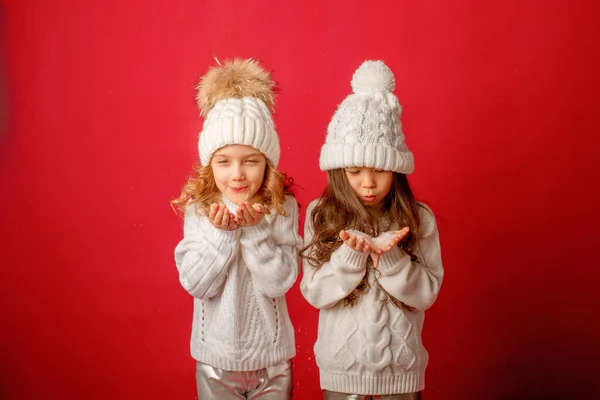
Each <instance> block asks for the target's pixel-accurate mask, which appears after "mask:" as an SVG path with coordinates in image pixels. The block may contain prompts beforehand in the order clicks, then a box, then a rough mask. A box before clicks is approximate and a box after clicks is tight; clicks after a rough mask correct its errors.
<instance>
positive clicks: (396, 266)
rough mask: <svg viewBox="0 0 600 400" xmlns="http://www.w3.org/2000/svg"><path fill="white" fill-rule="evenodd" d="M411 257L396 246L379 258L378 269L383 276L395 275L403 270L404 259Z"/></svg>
mask: <svg viewBox="0 0 600 400" xmlns="http://www.w3.org/2000/svg"><path fill="white" fill-rule="evenodd" d="M404 257H410V256H409V255H408V254H405V253H404V252H403V251H402V249H401V248H400V247H398V246H394V247H393V248H392V249H391V250H390V251H386V252H385V253H383V254H382V255H381V256H380V257H379V266H378V267H377V269H378V270H379V272H381V275H394V274H397V273H398V271H400V269H401V268H402V265H403V263H402V259H403V258H404Z"/></svg>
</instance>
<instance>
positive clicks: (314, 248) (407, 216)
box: [300, 168, 422, 305]
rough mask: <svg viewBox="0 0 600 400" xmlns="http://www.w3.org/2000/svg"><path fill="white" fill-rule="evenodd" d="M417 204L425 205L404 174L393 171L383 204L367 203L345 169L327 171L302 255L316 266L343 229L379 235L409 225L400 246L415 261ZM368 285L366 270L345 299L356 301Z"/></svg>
mask: <svg viewBox="0 0 600 400" xmlns="http://www.w3.org/2000/svg"><path fill="white" fill-rule="evenodd" d="M418 207H422V206H421V205H420V204H419V203H418V202H417V200H416V199H415V196H414V193H413V191H412V189H411V187H410V184H409V182H408V179H407V178H406V175H404V174H399V173H394V178H393V182H392V187H391V189H390V192H389V193H388V195H387V196H386V198H385V199H384V200H383V202H382V203H381V205H379V206H378V207H365V206H363V205H362V204H361V203H360V201H359V200H358V198H357V197H356V195H355V194H354V192H353V191H352V188H351V187H350V184H349V183H348V179H347V178H346V173H345V171H344V169H342V168H339V169H334V170H330V171H327V187H326V188H325V190H324V191H323V194H322V196H321V198H320V199H319V202H318V203H317V205H316V206H315V207H314V208H313V210H312V212H311V214H310V216H309V218H310V219H311V222H312V227H313V231H314V235H313V237H312V240H311V241H310V243H307V244H306V246H305V247H304V248H303V249H302V250H301V252H300V255H301V256H302V257H303V258H304V259H306V260H307V262H308V263H310V264H311V265H312V266H313V267H314V268H320V267H321V266H322V265H323V264H324V263H325V262H327V261H329V259H330V258H331V254H332V253H333V252H334V251H335V250H336V249H337V248H339V247H340V246H341V245H342V243H343V241H342V240H341V239H340V237H339V233H340V231H341V230H346V229H356V230H359V231H362V232H364V233H366V234H368V235H370V236H378V235H380V234H381V233H383V232H384V231H386V230H390V229H402V228H404V227H406V226H407V227H409V228H410V232H409V234H408V235H407V236H406V238H405V239H404V240H402V241H401V242H400V243H398V246H400V247H401V248H402V249H403V250H404V251H405V252H406V253H407V254H409V255H410V256H411V258H412V259H413V261H419V259H418V257H417V256H416V251H415V249H416V248H417V245H418V238H419V233H420V219H419V211H418ZM369 260H370V258H369ZM367 286H368V282H367V274H365V277H364V278H363V282H362V283H361V284H360V285H359V287H357V290H355V292H353V293H352V294H350V295H349V296H348V298H346V301H345V303H346V304H347V305H353V304H354V303H355V302H356V300H357V298H358V296H360V293H361V292H363V291H364V290H365V289H366V287H367ZM392 301H393V300H392Z"/></svg>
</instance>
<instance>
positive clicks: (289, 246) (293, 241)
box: [240, 196, 302, 298]
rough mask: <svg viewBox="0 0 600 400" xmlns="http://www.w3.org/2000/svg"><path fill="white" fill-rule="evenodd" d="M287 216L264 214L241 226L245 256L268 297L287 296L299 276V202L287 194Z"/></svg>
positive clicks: (253, 276)
mask: <svg viewBox="0 0 600 400" xmlns="http://www.w3.org/2000/svg"><path fill="white" fill-rule="evenodd" d="M284 209H285V211H286V213H287V215H286V216H283V215H279V214H274V215H273V214H272V215H273V217H272V218H269V217H270V216H265V217H264V218H263V219H262V221H261V222H260V223H259V224H258V225H255V226H250V227H247V228H242V229H241V230H242V234H241V237H240V243H241V251H242V257H243V258H244V262H245V263H246V265H247V267H248V269H249V270H250V273H251V274H252V279H253V282H254V284H255V286H256V287H257V288H258V290H259V291H260V292H261V293H262V294H264V295H265V296H267V297H270V298H277V297H282V296H284V295H285V294H286V293H287V291H288V290H289V289H290V288H291V287H292V285H293V284H294V282H295V281H296V278H297V277H298V250H299V248H300V247H302V238H301V237H300V235H299V233H298V203H297V202H296V199H295V198H294V197H293V196H288V197H287V198H286V200H285V203H284Z"/></svg>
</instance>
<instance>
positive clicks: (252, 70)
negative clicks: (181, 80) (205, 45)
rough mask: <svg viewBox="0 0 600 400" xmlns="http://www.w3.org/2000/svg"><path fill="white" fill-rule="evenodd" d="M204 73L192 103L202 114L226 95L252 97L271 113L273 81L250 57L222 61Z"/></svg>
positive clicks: (230, 96) (225, 97) (226, 96)
mask: <svg viewBox="0 0 600 400" xmlns="http://www.w3.org/2000/svg"><path fill="white" fill-rule="evenodd" d="M216 61H217V64H219V65H218V66H215V67H212V68H211V69H209V70H208V72H207V73H206V75H204V76H203V77H202V78H201V79H200V82H199V83H198V86H196V90H198V94H197V95H196V102H197V103H198V108H199V109H200V115H202V116H203V117H204V116H206V114H207V113H208V112H209V111H210V110H211V109H212V108H213V107H214V105H215V104H216V103H217V102H218V101H219V100H223V99H227V98H238V99H239V98H242V97H256V98H258V99H260V100H262V101H263V102H264V103H265V104H266V105H267V107H268V108H269V110H270V111H271V112H273V107H274V89H275V82H274V81H273V80H272V79H271V77H270V74H269V72H267V71H265V70H264V69H263V68H262V67H261V66H260V65H259V63H258V61H256V60H254V59H252V58H250V59H247V60H242V59H239V58H236V59H234V60H233V61H225V62H224V63H223V64H221V63H219V61H218V60H216Z"/></svg>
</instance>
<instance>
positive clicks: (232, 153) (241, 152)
mask: <svg viewBox="0 0 600 400" xmlns="http://www.w3.org/2000/svg"><path fill="white" fill-rule="evenodd" d="M253 155H260V156H262V153H261V152H260V151H258V150H256V149H255V148H254V147H250V146H244V145H239V144H233V145H229V146H225V147H221V148H220V149H219V150H217V151H215V154H214V156H215V157H219V156H220V157H228V158H237V157H241V158H243V157H250V156H253Z"/></svg>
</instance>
